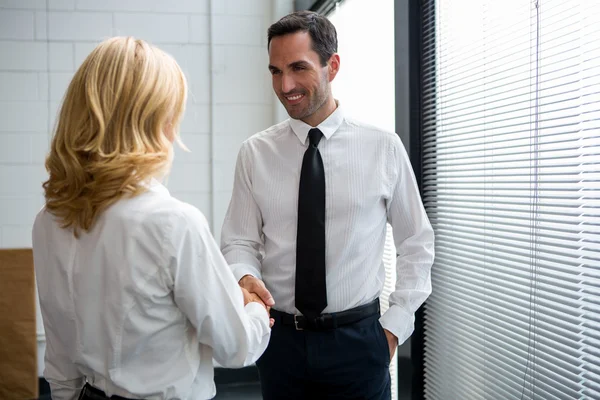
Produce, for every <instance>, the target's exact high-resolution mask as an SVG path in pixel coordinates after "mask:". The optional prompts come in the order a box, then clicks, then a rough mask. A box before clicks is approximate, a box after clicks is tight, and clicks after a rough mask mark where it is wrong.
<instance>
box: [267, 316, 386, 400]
mask: <svg viewBox="0 0 600 400" xmlns="http://www.w3.org/2000/svg"><path fill="white" fill-rule="evenodd" d="M389 364H390V354H389V348H388V344H387V340H386V337H385V333H384V331H383V328H382V327H381V324H380V323H379V315H377V314H376V315H373V316H371V317H367V318H365V319H363V320H361V321H358V322H355V323H353V324H351V325H345V326H341V327H338V328H336V329H332V330H327V331H309V330H303V331H299V330H296V329H295V328H294V327H293V326H283V325H282V324H277V322H275V325H274V326H273V329H272V331H271V340H270V342H269V346H268V348H267V350H266V351H265V353H264V354H263V355H262V357H261V358H260V359H259V360H258V361H257V362H256V365H257V366H258V370H259V375H260V381H261V386H262V394H263V399H264V400H275V399H277V400H279V399H286V400H294V399H303V400H304V399H310V400H317V399H355V400H359V399H360V400H363V399H364V400H389V399H390V397H391V380H390V374H389V369H388V368H389Z"/></svg>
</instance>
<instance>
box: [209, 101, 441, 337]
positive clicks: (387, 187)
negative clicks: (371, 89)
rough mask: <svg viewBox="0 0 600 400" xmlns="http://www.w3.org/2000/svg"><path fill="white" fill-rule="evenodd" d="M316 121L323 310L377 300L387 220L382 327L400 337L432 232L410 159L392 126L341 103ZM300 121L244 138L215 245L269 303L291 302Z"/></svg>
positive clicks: (303, 139) (285, 305) (424, 282)
mask: <svg viewBox="0 0 600 400" xmlns="http://www.w3.org/2000/svg"><path fill="white" fill-rule="evenodd" d="M318 128H319V129H320V130H321V132H322V133H323V135H324V138H323V139H322V140H321V141H320V142H319V151H320V152H321V156H322V158H323V164H324V168H325V187H326V188H325V197H326V200H325V202H326V206H325V243H326V255H325V265H326V275H327V278H326V282H327V303H328V305H327V308H325V310H324V311H323V312H324V313H329V312H337V311H343V310H347V309H350V308H353V307H357V306H359V305H363V304H365V303H368V302H369V301H371V300H373V299H375V298H377V297H378V296H379V295H380V293H381V291H382V289H383V285H384V280H385V267H384V264H383V249H384V244H385V237H386V234H385V232H386V222H389V223H390V224H391V226H392V227H393V233H394V242H395V244H396V247H397V253H398V257H397V277H398V278H397V282H396V288H395V291H394V292H393V293H392V295H391V296H390V308H389V309H388V311H387V312H386V313H385V314H384V315H383V316H382V317H381V319H380V323H381V325H382V326H383V327H384V328H385V329H387V330H389V331H390V332H392V333H394V335H396V336H397V337H398V340H399V343H402V342H404V341H405V340H406V339H407V338H408V337H409V336H410V335H411V333H412V332H413V330H414V313H415V311H416V310H417V308H418V307H419V306H420V305H421V304H422V303H423V302H424V301H425V299H426V298H427V297H428V296H429V294H430V293H431V275H430V271H431V265H432V263H433V257H434V250H433V242H434V236H433V230H432V228H431V225H430V223H429V220H428V218H427V215H426V213H425V209H424V207H423V204H422V202H421V198H420V195H419V189H418V187H417V184H416V180H415V177H414V173H413V171H412V168H411V165H410V161H409V158H408V156H407V154H406V151H405V149H404V147H403V145H402V142H401V141H400V138H399V137H398V135H396V134H395V133H390V132H385V131H383V130H381V129H378V128H375V127H373V126H368V125H365V124H362V123H360V122H357V121H355V120H353V119H350V118H348V117H346V116H345V115H344V113H343V110H342V108H341V107H340V106H338V108H337V109H336V110H335V111H334V112H333V113H332V114H331V115H330V116H329V117H328V118H327V119H326V120H325V121H323V122H322V123H321V124H320V125H319V126H318ZM309 129H311V126H309V125H307V124H306V123H304V122H302V121H300V120H295V119H288V120H286V121H284V122H282V123H280V124H278V125H275V126H273V127H271V128H269V129H267V130H265V131H263V132H260V133H258V134H256V135H254V136H252V137H251V138H249V139H248V140H246V141H245V142H244V143H243V145H242V147H241V149H240V152H239V155H238V161H237V166H236V172H235V180H234V187H233V194H232V198H231V203H230V205H229V209H228V211H227V214H226V217H225V222H224V226H223V229H222V236H221V250H222V251H223V254H224V255H225V259H226V260H227V261H228V262H229V264H230V266H231V268H232V270H233V272H234V275H235V277H236V278H237V279H240V278H241V277H242V276H244V275H246V274H251V275H254V276H256V277H258V278H260V279H262V280H263V281H264V282H265V285H266V287H267V289H268V290H269V291H270V292H271V294H272V295H273V299H274V300H275V306H274V308H275V309H277V310H280V311H284V312H287V313H291V314H300V312H299V311H298V309H297V308H296V307H295V305H294V304H295V297H294V288H295V278H296V231H297V216H298V185H299V180H300V170H301V167H302V158H303V157H304V152H305V151H306V148H307V146H308V140H307V136H308V131H309Z"/></svg>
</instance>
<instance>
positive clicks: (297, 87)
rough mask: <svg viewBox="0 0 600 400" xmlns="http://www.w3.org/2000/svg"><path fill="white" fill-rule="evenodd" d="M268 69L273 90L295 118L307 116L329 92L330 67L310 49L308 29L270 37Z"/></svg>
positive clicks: (303, 118) (310, 42)
mask: <svg viewBox="0 0 600 400" xmlns="http://www.w3.org/2000/svg"><path fill="white" fill-rule="evenodd" d="M269 70H270V71H271V75H272V77H273V90H274V91H275V94H276V95H277V97H279V101H281V104H283V106H284V107H285V109H286V110H287V112H288V114H289V115H290V117H292V118H294V119H300V120H305V119H307V118H308V117H310V116H311V115H313V114H314V113H315V112H316V111H318V110H319V109H320V108H321V107H322V106H323V104H325V102H326V101H327V99H328V98H329V96H330V95H331V87H330V81H331V79H333V77H332V76H331V74H330V68H329V66H328V65H326V66H322V65H321V61H320V59H319V55H318V54H317V53H316V52H315V51H314V50H313V49H312V40H311V38H310V35H309V33H308V32H296V33H291V34H287V35H283V36H277V37H274V38H273V39H271V43H270V45H269ZM334 76H335V74H334Z"/></svg>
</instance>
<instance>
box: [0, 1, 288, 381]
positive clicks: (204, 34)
mask: <svg viewBox="0 0 600 400" xmlns="http://www.w3.org/2000/svg"><path fill="white" fill-rule="evenodd" d="M210 3H211V1H210V0H177V1H171V0H102V1H98V0H0V248H13V247H30V246H31V225H32V223H33V219H34V217H35V214H36V213H37V211H38V210H39V209H40V208H41V207H42V205H43V196H42V190H41V184H42V181H43V180H45V178H46V172H45V169H44V166H43V164H44V158H45V155H46V152H47V150H48V144H49V141H50V137H51V134H50V130H51V128H52V127H53V126H54V122H55V116H56V114H57V112H58V110H59V107H60V102H61V99H62V97H63V95H64V92H65V89H66V87H67V85H68V84H69V81H70V79H71V77H72V75H73V73H74V72H75V70H76V68H77V67H78V66H79V65H80V64H81V62H82V61H83V60H84V59H85V57H86V56H87V55H88V54H89V52H90V51H91V50H92V49H93V48H94V47H95V45H96V44H97V43H98V42H99V41H101V40H102V39H105V38H107V37H110V36H115V35H134V36H137V37H140V38H142V39H145V40H148V41H150V42H152V43H154V44H156V45H158V46H159V47H161V48H162V49H164V50H165V51H167V52H169V53H171V54H172V55H173V56H174V57H175V58H176V59H177V61H178V62H179V63H180V65H181V67H182V69H183V70H184V71H185V73H186V76H187V78H188V80H189V86H190V92H189V101H188V105H187V112H186V117H185V119H184V121H183V124H182V138H183V141H184V142H185V143H186V145H187V146H188V147H189V148H190V149H191V151H192V152H191V153H185V152H183V151H180V150H179V149H177V150H176V157H175V162H174V165H173V171H172V173H171V176H170V177H169V179H168V184H167V186H168V187H169V189H170V191H171V193H172V194H173V195H175V196H176V197H178V198H180V199H181V200H183V201H187V202H189V203H191V204H193V205H195V206H196V207H198V208H200V209H201V210H202V211H203V212H204V213H205V214H206V216H207V218H208V219H209V221H211V222H214V224H213V226H214V233H215V235H216V236H217V237H218V235H219V233H220V225H221V223H222V219H223V216H224V213H225V211H226V209H227V205H228V203H229V198H230V196H231V186H232V183H233V169H234V165H235V159H236V155H237V151H238V149H239V146H240V143H241V141H243V140H244V139H245V138H247V137H248V136H250V135H251V134H253V133H254V132H257V131H259V130H262V129H264V128H266V127H268V126H270V125H271V124H273V123H274V122H277V121H276V120H278V119H281V117H282V114H281V108H280V107H278V106H277V105H275V103H274V96H273V95H272V91H271V85H270V78H269V74H268V72H267V68H266V66H267V61H268V58H267V52H266V29H267V27H268V25H269V24H270V23H271V22H272V21H273V20H274V18H275V17H279V16H280V15H281V14H283V13H286V12H289V11H291V9H292V3H293V2H292V0H214V1H213V2H212V3H213V7H214V8H213V10H212V12H213V17H214V21H215V26H214V28H213V29H212V35H213V37H212V40H213V42H212V43H211V29H210V14H209V12H210ZM211 45H212V46H213V49H214V55H213V59H212V60H211V58H210V54H211ZM211 71H212V74H213V76H212V82H211ZM211 83H212V85H214V86H213V90H214V96H211ZM212 116H214V120H211V117H212ZM274 116H275V117H274ZM211 131H212V135H213V140H214V142H213V145H212V147H211ZM211 149H214V151H212V150H211ZM212 163H214V168H215V170H214V171H212V170H211V165H213V164H212ZM213 176H214V178H215V181H214V183H213V182H212V177H213ZM213 188H214V190H213ZM213 208H214V213H211V210H213ZM212 219H214V221H212ZM38 324H39V325H38V332H39V334H40V335H41V337H43V331H42V330H41V320H39V316H38ZM42 344H43V343H42ZM38 358H39V360H40V362H39V370H40V373H41V371H42V369H43V365H42V361H41V360H43V347H42V348H40V352H39V354H38Z"/></svg>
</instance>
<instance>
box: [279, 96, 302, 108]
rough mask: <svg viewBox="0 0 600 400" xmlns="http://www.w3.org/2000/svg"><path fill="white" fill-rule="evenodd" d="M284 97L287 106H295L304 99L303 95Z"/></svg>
mask: <svg viewBox="0 0 600 400" xmlns="http://www.w3.org/2000/svg"><path fill="white" fill-rule="evenodd" d="M283 97H285V99H286V100H287V102H288V104H289V105H292V106H293V105H296V104H298V103H300V102H301V101H302V99H303V98H304V95H303V94H301V93H295V94H292V95H289V96H283Z"/></svg>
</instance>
